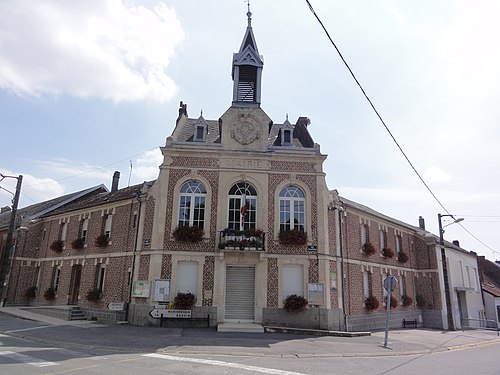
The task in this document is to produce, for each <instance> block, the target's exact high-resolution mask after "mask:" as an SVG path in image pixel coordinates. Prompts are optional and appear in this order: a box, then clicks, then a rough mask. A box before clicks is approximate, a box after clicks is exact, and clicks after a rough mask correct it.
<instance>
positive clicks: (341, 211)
mask: <svg viewBox="0 0 500 375" xmlns="http://www.w3.org/2000/svg"><path fill="white" fill-rule="evenodd" d="M340 203H341V206H340V207H339V235H340V237H339V238H340V246H339V248H340V272H341V275H340V283H341V288H342V313H343V314H344V327H345V330H346V332H349V327H348V326H347V313H346V311H345V288H344V246H343V243H344V241H343V237H344V236H343V234H342V222H343V216H344V215H345V213H346V212H345V207H344V203H343V202H340Z"/></svg>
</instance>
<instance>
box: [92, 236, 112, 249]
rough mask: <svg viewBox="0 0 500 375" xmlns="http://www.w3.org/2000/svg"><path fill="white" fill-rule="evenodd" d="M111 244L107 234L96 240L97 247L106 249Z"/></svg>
mask: <svg viewBox="0 0 500 375" xmlns="http://www.w3.org/2000/svg"><path fill="white" fill-rule="evenodd" d="M108 244H109V238H108V236H106V235H105V234H101V235H100V236H99V237H97V238H96V239H95V245H96V246H97V247H106V246H108Z"/></svg>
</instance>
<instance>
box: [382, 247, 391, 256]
mask: <svg viewBox="0 0 500 375" xmlns="http://www.w3.org/2000/svg"><path fill="white" fill-rule="evenodd" d="M382 256H383V257H384V258H392V257H393V256H394V251H393V250H392V249H391V248H390V247H384V248H383V249H382Z"/></svg>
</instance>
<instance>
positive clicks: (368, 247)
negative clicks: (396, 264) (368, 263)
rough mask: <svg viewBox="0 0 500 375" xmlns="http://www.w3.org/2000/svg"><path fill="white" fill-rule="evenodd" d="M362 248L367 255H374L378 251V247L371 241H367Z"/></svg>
mask: <svg viewBox="0 0 500 375" xmlns="http://www.w3.org/2000/svg"><path fill="white" fill-rule="evenodd" d="M361 250H363V253H365V255H373V254H375V253H376V252H377V249H376V248H375V246H374V245H373V244H372V243H371V242H367V243H365V244H364V245H363V247H362V248H361Z"/></svg>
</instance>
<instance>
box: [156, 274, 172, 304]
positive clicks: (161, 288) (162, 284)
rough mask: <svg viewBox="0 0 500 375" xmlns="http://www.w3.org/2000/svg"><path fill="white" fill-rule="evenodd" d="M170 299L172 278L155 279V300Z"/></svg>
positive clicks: (166, 300)
mask: <svg viewBox="0 0 500 375" xmlns="http://www.w3.org/2000/svg"><path fill="white" fill-rule="evenodd" d="M169 300H170V280H164V279H157V280H155V285H154V293H153V301H154V302H168V301H169Z"/></svg>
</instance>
